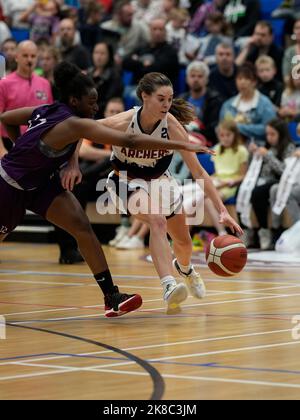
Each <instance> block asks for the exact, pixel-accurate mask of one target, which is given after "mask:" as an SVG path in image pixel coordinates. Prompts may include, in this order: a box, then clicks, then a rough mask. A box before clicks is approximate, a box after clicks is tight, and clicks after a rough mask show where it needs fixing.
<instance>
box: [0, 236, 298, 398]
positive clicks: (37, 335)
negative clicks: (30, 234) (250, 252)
mask: <svg viewBox="0 0 300 420" xmlns="http://www.w3.org/2000/svg"><path fill="white" fill-rule="evenodd" d="M105 252H106V255H107V258H108V261H109V263H110V267H111V270H112V273H113V275H114V278H115V280H116V283H117V284H118V285H119V286H120V288H121V289H122V290H126V291H128V292H139V293H141V294H142V296H143V299H144V304H143V306H142V308H141V310H139V311H138V312H135V313H133V314H129V315H128V316H124V317H121V318H117V319H110V320H109V319H105V318H104V317H103V301H102V297H101V294H100V291H99V289H98V287H97V285H95V283H94V281H93V279H92V277H91V276H90V274H89V271H88V268H87V267H86V265H85V264H81V265H76V266H60V265H58V264H57V258H58V250H57V248H56V246H55V245H28V244H20V243H9V242H6V243H4V244H1V247H0V260H1V263H0V308H1V309H0V314H1V315H2V316H4V317H5V320H6V339H1V340H0V399H105V400H116V399H131V400H140V399H143V400H147V399H151V398H152V399H162V400H163V399H171V400H175V399H176V400H184V399H192V400H200V399H299V398H300V358H299V351H300V337H299V339H297V336H295V332H296V333H297V331H298V333H299V331H300V328H298V329H297V324H293V317H294V316H296V315H299V316H300V268H297V267H296V268H295V267H294V268H293V267H290V266H283V267H277V268H272V266H271V265H268V264H266V265H265V266H264V267H256V266H255V265H254V266H252V267H251V268H248V269H247V270H245V271H244V272H243V273H242V274H241V275H239V276H238V277H236V278H234V279H224V278H217V277H216V276H214V275H213V274H212V273H211V272H210V271H209V270H208V269H207V268H206V267H205V266H204V265H201V266H200V267H199V269H200V270H201V272H202V273H203V277H204V278H205V280H206V284H207V288H208V296H207V298H206V299H205V300H203V301H197V300H195V299H194V298H192V297H190V298H188V300H187V301H186V303H185V305H183V311H182V313H181V314H179V315H174V316H167V315H166V314H165V311H164V305H163V302H162V296H161V295H162V291H161V287H160V285H159V280H158V278H157V276H156V275H155V271H154V269H153V266H152V264H151V263H149V262H147V261H144V260H143V259H142V258H141V257H142V256H143V255H144V251H116V250H111V249H109V248H105ZM299 319H300V317H299ZM294 321H295V320H294ZM298 324H300V320H299V321H298ZM3 329H4V327H3V326H2V334H3ZM4 332H5V331H4ZM293 333H294V334H293ZM299 335H300V334H299Z"/></svg>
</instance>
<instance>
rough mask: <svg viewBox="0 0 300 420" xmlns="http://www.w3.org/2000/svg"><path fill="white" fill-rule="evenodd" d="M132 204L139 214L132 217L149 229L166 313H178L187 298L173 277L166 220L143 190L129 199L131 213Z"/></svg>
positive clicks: (150, 245) (150, 243) (182, 288)
mask: <svg viewBox="0 0 300 420" xmlns="http://www.w3.org/2000/svg"><path fill="white" fill-rule="evenodd" d="M134 203H139V213H137V214H134V216H135V217H136V218H137V219H138V220H140V221H142V222H143V223H145V224H147V225H148V226H149V229H150V239H149V247H150V253H151V256H152V260H153V264H154V267H155V269H156V271H157V273H158V275H159V277H160V280H161V284H162V286H163V290H164V300H165V301H166V303H167V313H168V314H174V313H178V312H180V307H179V304H180V303H181V302H182V301H184V300H185V299H186V298H187V290H186V287H185V286H184V285H183V284H178V285H177V283H176V280H175V278H174V276H173V267H172V250H171V247H170V244H169V241H168V238H167V222H166V218H165V216H163V215H160V214H159V210H158V209H155V203H151V202H150V197H149V195H148V193H147V192H146V191H144V190H140V191H138V192H136V193H134V194H133V195H132V196H131V197H130V199H129V203H128V208H129V210H130V211H131V212H132V211H133V206H134ZM151 204H152V208H151ZM135 208H136V207H135ZM150 209H151V211H150Z"/></svg>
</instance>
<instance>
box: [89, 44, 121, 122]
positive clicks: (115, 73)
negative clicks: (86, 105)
mask: <svg viewBox="0 0 300 420" xmlns="http://www.w3.org/2000/svg"><path fill="white" fill-rule="evenodd" d="M88 75H89V76H90V77H91V78H92V79H93V80H94V83H95V86H96V89H97V91H98V106H99V111H98V113H97V118H103V115H104V109H105V106H106V103H107V101H108V100H109V99H111V98H113V97H116V96H122V94H123V82H122V78H121V75H120V73H119V70H118V69H117V68H116V66H115V64H114V55H113V49H112V47H111V45H109V44H107V43H105V42H99V43H98V44H96V45H95V47H94V51H93V67H92V68H91V69H89V71H88Z"/></svg>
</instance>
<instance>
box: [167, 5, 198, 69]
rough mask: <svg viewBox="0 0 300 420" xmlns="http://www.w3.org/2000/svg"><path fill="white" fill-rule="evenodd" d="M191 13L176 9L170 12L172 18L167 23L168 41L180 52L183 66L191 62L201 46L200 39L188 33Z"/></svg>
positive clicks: (180, 60)
mask: <svg viewBox="0 0 300 420" xmlns="http://www.w3.org/2000/svg"><path fill="white" fill-rule="evenodd" d="M189 19H190V15H189V13H188V12H187V10H185V9H174V10H172V11H171V13H170V20H169V22H168V23H167V25H166V28H167V41H168V43H169V44H171V45H173V47H174V48H175V49H176V51H177V53H178V59H179V63H180V64H181V65H182V66H186V65H188V64H189V62H190V60H192V59H193V57H194V56H195V53H196V51H197V50H198V48H199V40H198V39H197V38H196V37H194V36H193V35H191V34H188V33H187V30H186V28H187V25H188V22H189Z"/></svg>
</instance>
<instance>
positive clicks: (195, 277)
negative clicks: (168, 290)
mask: <svg viewBox="0 0 300 420" xmlns="http://www.w3.org/2000/svg"><path fill="white" fill-rule="evenodd" d="M173 266H174V268H175V269H176V271H177V272H178V274H179V275H180V276H181V277H183V278H184V280H185V283H186V285H187V287H188V289H189V291H190V293H191V295H192V296H194V297H195V298H196V299H203V298H204V297H205V296H206V288H205V284H204V281H203V280H202V277H201V276H200V274H199V273H197V272H196V271H195V269H194V267H192V268H191V271H190V272H189V274H185V273H183V272H182V271H181V270H180V267H179V265H178V262H177V260H176V258H175V259H174V260H173Z"/></svg>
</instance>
